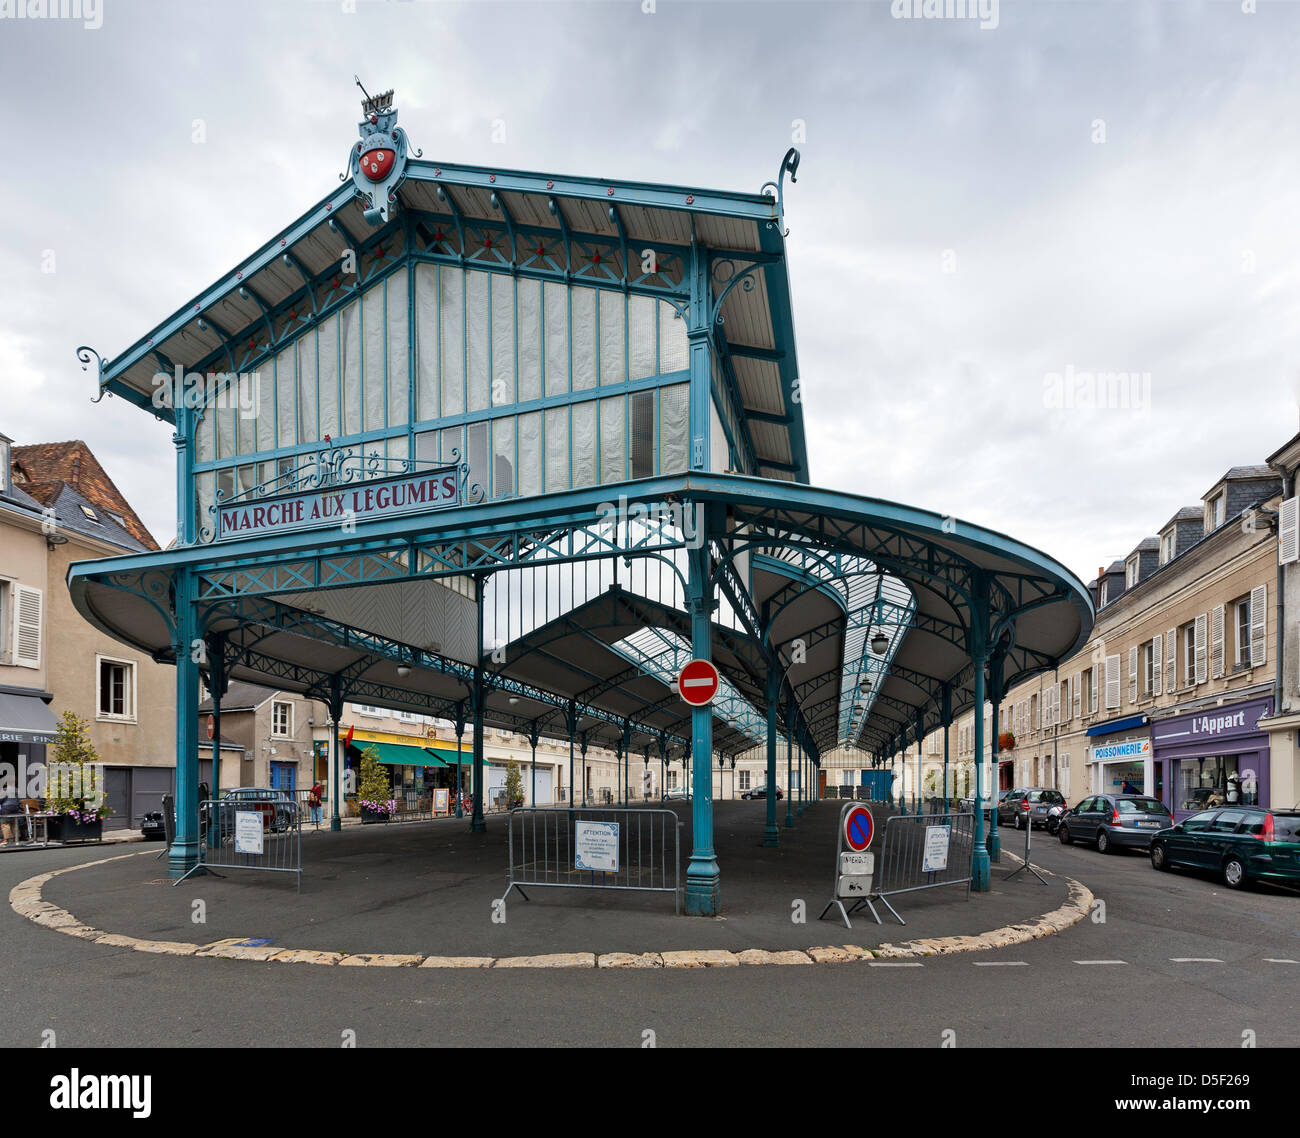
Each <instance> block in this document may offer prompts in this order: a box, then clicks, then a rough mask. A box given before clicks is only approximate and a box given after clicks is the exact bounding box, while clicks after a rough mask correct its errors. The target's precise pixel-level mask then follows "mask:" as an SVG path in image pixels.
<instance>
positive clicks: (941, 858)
mask: <svg viewBox="0 0 1300 1138" xmlns="http://www.w3.org/2000/svg"><path fill="white" fill-rule="evenodd" d="M951 832H952V827H950V826H926V828H925V853H924V854H923V855H922V858H921V872H922V873H937V872H938V871H939V870H941V869H947V868H948V835H949V834H950V833H951Z"/></svg>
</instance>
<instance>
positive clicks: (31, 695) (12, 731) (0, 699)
mask: <svg viewBox="0 0 1300 1138" xmlns="http://www.w3.org/2000/svg"><path fill="white" fill-rule="evenodd" d="M53 698H54V697H53V696H52V695H51V694H50V693H49V692H44V691H36V690H34V689H30V688H14V687H0V778H3V780H4V784H5V786H7V787H9V788H11V789H10V793H13V794H15V795H16V796H17V797H19V798H33V797H39V795H33V794H30V793H29V789H30V787H29V783H30V782H31V780H32V779H33V778H34V777H35V776H36V772H37V771H39V770H42V769H43V768H44V766H45V748H46V747H47V746H49V745H50V744H51V743H53V742H54V733H55V731H56V730H57V725H56V724H55V722H54V716H53V714H52V713H51V712H50V709H49V706H48V704H49V702H50V700H52V699H53ZM42 781H43V778H42Z"/></svg>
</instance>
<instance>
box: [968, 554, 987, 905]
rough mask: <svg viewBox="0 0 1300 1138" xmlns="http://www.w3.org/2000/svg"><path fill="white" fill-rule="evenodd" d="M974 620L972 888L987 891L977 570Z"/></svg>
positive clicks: (980, 581)
mask: <svg viewBox="0 0 1300 1138" xmlns="http://www.w3.org/2000/svg"><path fill="white" fill-rule="evenodd" d="M972 584H973V589H972V594H973V595H972V597H971V622H970V631H969V633H968V634H967V644H968V645H969V651H970V658H971V663H972V664H973V665H974V668H975V724H974V727H975V852H974V854H973V856H972V858H971V889H972V890H974V891H975V892H976V893H987V892H988V889H989V879H990V876H991V871H990V866H989V851H988V849H987V848H986V846H985V844H984V666H985V665H986V664H987V663H988V659H989V647H988V631H989V584H988V578H986V577H985V576H984V575H983V574H982V573H976V574H975V576H974V581H973V582H972Z"/></svg>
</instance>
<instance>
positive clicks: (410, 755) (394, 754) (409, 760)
mask: <svg viewBox="0 0 1300 1138" xmlns="http://www.w3.org/2000/svg"><path fill="white" fill-rule="evenodd" d="M356 744H357V740H355V739H354V740H353V741H352V745H353V746H356ZM367 747H373V748H374V749H375V750H376V751H377V752H378V753H379V761H380V762H381V763H384V764H386V765H387V766H390V767H445V766H446V765H447V764H446V763H444V762H443V761H442V760H441V759H440V758H438V756H437V755H435V754H432V753H431V752H430V751H428V750H427V749H425V748H424V747H407V746H405V745H403V744H401V743H370V742H363V743H362V744H361V749H362V750H365V749H366V748H367Z"/></svg>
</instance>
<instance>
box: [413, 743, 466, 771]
mask: <svg viewBox="0 0 1300 1138" xmlns="http://www.w3.org/2000/svg"><path fill="white" fill-rule="evenodd" d="M424 749H425V750H426V751H428V752H429V754H431V755H433V756H434V757H435V758H436V759H437V760H438V764H439V765H440V766H444V767H454V766H456V765H457V764H460V765H461V766H469V765H470V764H471V763H473V761H474V754H473V752H472V751H457V750H455V749H454V748H450V747H425V748H424Z"/></svg>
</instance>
